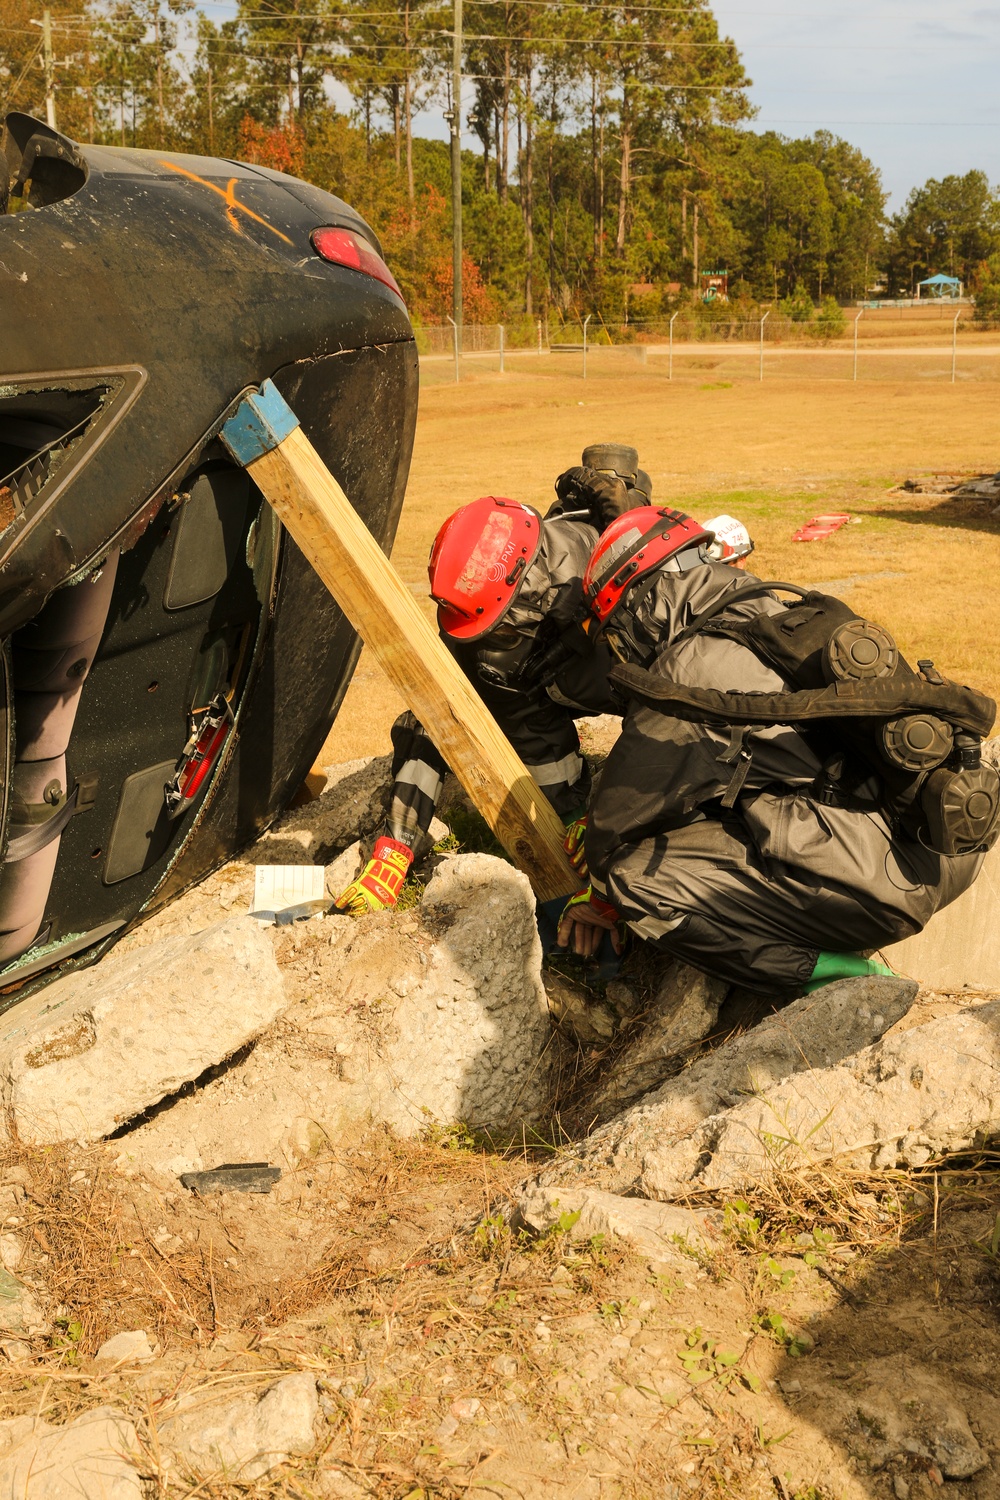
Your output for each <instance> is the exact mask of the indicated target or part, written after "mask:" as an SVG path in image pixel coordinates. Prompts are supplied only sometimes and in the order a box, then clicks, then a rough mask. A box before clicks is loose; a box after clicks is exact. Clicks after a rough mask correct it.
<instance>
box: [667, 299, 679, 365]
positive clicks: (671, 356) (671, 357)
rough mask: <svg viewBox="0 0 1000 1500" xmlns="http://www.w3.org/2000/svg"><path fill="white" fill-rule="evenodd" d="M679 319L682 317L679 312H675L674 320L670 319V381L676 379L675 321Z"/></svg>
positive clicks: (668, 361) (668, 363)
mask: <svg viewBox="0 0 1000 1500" xmlns="http://www.w3.org/2000/svg"><path fill="white" fill-rule="evenodd" d="M679 317H680V313H679V312H675V313H674V316H673V318H671V319H670V352H669V354H668V355H667V379H668V380H673V378H674V319H675V318H679Z"/></svg>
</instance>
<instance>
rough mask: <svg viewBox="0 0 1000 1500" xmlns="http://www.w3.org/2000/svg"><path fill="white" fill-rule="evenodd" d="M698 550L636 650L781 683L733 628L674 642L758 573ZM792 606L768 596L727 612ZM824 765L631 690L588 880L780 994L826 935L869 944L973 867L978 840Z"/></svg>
mask: <svg viewBox="0 0 1000 1500" xmlns="http://www.w3.org/2000/svg"><path fill="white" fill-rule="evenodd" d="M687 557H688V560H689V562H693V566H689V567H688V568H687V570H686V571H679V570H675V569H678V564H677V562H676V560H671V563H668V564H667V565H666V566H665V568H664V569H663V570H662V571H661V572H660V573H659V575H658V576H657V579H656V582H655V584H654V586H653V587H652V589H650V590H649V591H648V592H647V593H646V595H645V598H644V599H642V601H641V603H639V604H638V605H637V606H636V608H635V610H634V611H633V612H632V615H631V618H629V620H628V627H629V632H630V634H631V636H632V638H633V643H634V648H635V649H634V652H632V653H630V659H631V660H633V661H636V662H637V663H638V664H640V665H644V666H647V667H648V669H649V670H650V671H651V672H652V673H654V674H655V675H658V676H661V677H666V678H670V679H672V680H673V681H675V682H679V683H683V684H686V685H690V686H697V687H708V688H717V689H720V690H722V691H724V692H725V691H739V692H742V693H747V692H767V693H775V692H782V691H787V690H788V689H787V685H786V684H785V682H784V681H783V679H782V678H781V677H779V676H778V674H777V673H776V672H774V671H773V670H772V669H771V668H770V667H768V666H766V665H765V664H764V663H763V662H762V661H761V660H760V659H759V658H758V657H757V656H756V655H755V654H754V653H753V652H752V651H750V650H749V649H747V647H745V646H742V645H740V644H737V643H736V642H735V641H732V640H727V639H725V638H724V637H720V636H716V635H711V634H707V633H695V634H694V635H692V636H690V637H688V638H687V639H686V640H684V641H681V642H679V643H678V644H676V645H675V644H674V642H675V641H676V640H677V637H678V636H679V635H680V633H681V632H682V631H683V630H684V629H685V627H686V626H687V625H688V624H690V623H691V621H692V620H693V619H694V618H695V616H697V615H700V614H701V613H702V611H704V610H705V609H706V608H708V606H709V605H711V604H712V603H713V602H714V601H715V600H716V599H718V598H719V597H720V595H722V594H723V593H725V592H727V591H730V590H733V589H739V588H742V587H743V586H745V584H746V583H747V582H752V581H753V580H752V579H750V577H749V575H747V574H742V575H741V574H737V575H736V576H734V574H733V571H732V569H731V568H728V567H725V566H724V565H723V564H720V563H715V562H705V561H702V560H700V556H699V555H698V554H687ZM695 557H698V558H699V560H698V561H694V558H695ZM681 566H683V564H681ZM640 591H641V586H640V590H636V592H637V593H638V592H640ZM627 602H628V600H627V596H626V607H627ZM781 608H782V606H781V605H780V604H779V603H778V601H777V600H776V599H774V598H773V597H772V596H766V597H764V598H762V599H754V600H744V601H741V602H735V603H734V605H733V607H732V610H730V611H726V614H725V618H729V619H739V618H746V617H747V616H748V615H751V614H756V613H757V612H759V611H761V610H763V611H766V612H768V613H774V612H775V611H777V610H779V609H781ZM822 769H823V768H822V766H821V764H820V760H819V758H818V756H817V754H816V752H815V750H814V748H813V747H812V746H811V745H810V744H809V742H808V740H807V738H806V736H805V735H804V734H802V733H800V732H798V731H796V730H794V729H792V728H791V727H790V726H788V725H781V724H776V725H773V726H770V727H768V728H764V729H756V730H753V731H752V733H750V734H746V732H745V731H744V732H741V731H740V730H738V729H737V730H736V731H734V732H732V733H730V732H729V731H728V730H725V729H721V730H717V729H712V728H709V727H708V726H707V725H705V724H698V723H690V722H686V721H682V720H680V719H677V718H674V717H672V716H671V715H669V714H665V713H660V712H658V711H657V710H655V709H652V708H647V707H643V706H640V705H637V704H633V705H632V706H631V708H630V710H629V711H628V713H627V714H626V717H625V721H624V724H623V729H622V735H621V738H620V739H619V741H618V742H617V744H616V745H615V746H614V748H613V749H612V751H611V754H610V756H609V758H608V761H607V763H606V765H605V768H604V770H603V772H602V775H601V779H600V784H599V786H598V789H597V793H596V796H595V798H594V801H593V804H592V806H591V811H590V821H589V825H588V830H587V838H586V854H587V863H588V865H589V867H590V873H591V879H592V881H593V884H594V888H595V890H596V891H597V893H598V894H601V895H605V896H606V898H607V899H608V900H609V901H611V902H612V903H613V904H614V905H615V906H617V907H618V909H619V910H620V911H621V912H622V914H623V916H624V917H625V919H626V921H627V922H628V923H629V925H630V927H631V928H632V929H633V931H635V932H636V933H638V934H639V935H640V936H641V937H643V938H646V939H648V940H649V941H650V942H653V943H655V944H656V945H657V946H658V947H660V948H661V949H663V950H664V951H665V952H667V953H669V954H670V955H671V956H675V957H677V958H681V959H683V960H685V961H686V962H688V963H691V964H693V965H695V967H697V968H699V969H703V970H705V971H706V972H708V973H711V974H716V975H718V976H720V977H721V978H724V979H727V980H730V981H732V982H735V983H739V984H743V985H746V986H748V987H750V988H754V989H760V990H765V991H767V992H768V993H770V994H775V995H778V994H783V993H786V994H793V993H797V992H800V991H801V989H802V986H803V985H804V984H805V983H806V982H807V981H808V980H809V978H810V976H811V974H812V972H813V969H814V967H815V964H816V959H817V957H818V954H819V951H820V950H821V949H834V950H847V951H851V952H857V951H859V950H871V949H876V948H879V947H881V946H882V945H883V944H885V943H890V942H894V941H896V940H897V939H900V938H904V937H908V936H910V935H911V934H912V933H915V932H918V931H919V930H920V929H921V928H922V927H923V926H924V924H925V923H926V922H927V921H928V919H929V918H930V917H931V916H932V915H933V913H934V912H935V911H937V910H938V909H939V908H940V907H942V906H946V905H947V904H948V903H949V902H950V901H953V900H954V899H955V897H956V896H958V895H960V894H961V893H962V891H964V890H965V889H966V888H967V887H968V886H969V885H971V883H972V881H973V880H974V879H975V877H976V875H977V873H978V871H979V867H980V865H981V863H982V855H980V854H969V855H963V856H958V857H955V858H946V857H944V856H942V855H939V854H935V853H932V852H931V851H930V850H928V849H926V848H924V846H923V845H922V844H920V843H918V842H917V841H916V840H914V839H912V838H910V837H907V836H905V835H903V834H901V833H900V832H898V831H896V830H894V829H892V828H891V827H890V826H889V824H888V823H887V821H886V819H885V818H884V817H883V815H882V813H881V812H880V811H879V810H878V796H877V789H876V788H874V787H873V788H872V794H871V797H870V803H869V805H868V806H867V807H865V806H864V805H863V797H862V793H860V792H859V789H858V788H857V787H854V788H852V796H851V797H850V798H848V797H847V796H846V795H845V796H844V797H843V798H838V797H837V796H836V794H835V793H834V794H833V799H832V800H833V805H825V803H824V802H823V801H820V800H818V797H817V795H816V787H815V785H814V784H815V783H816V781H817V778H818V777H819V776H820V773H821V771H822ZM826 796H827V797H829V796H830V794H829V792H827V793H826ZM838 802H839V803H840V805H837V803H838Z"/></svg>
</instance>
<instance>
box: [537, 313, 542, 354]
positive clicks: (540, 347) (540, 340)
mask: <svg viewBox="0 0 1000 1500" xmlns="http://www.w3.org/2000/svg"><path fill="white" fill-rule="evenodd" d="M538 352H539V354H541V352H542V320H541V318H539V320H538Z"/></svg>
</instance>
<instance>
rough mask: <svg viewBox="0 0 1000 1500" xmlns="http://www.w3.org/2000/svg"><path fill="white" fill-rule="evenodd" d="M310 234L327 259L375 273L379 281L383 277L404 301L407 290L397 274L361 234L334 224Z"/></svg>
mask: <svg viewBox="0 0 1000 1500" xmlns="http://www.w3.org/2000/svg"><path fill="white" fill-rule="evenodd" d="M309 238H310V241H311V243H312V247H313V249H314V250H315V251H316V254H317V255H319V256H322V258H323V260H328V261H331V262H332V263H333V264H334V265H335V266H347V268H348V269H349V270H351V271H362V272H363V273H364V274H365V275H366V276H374V278H375V280H376V281H381V282H382V284H383V286H387V287H388V288H389V290H390V291H391V292H395V293H396V296H397V297H398V298H399V300H400V301H401V302H402V300H403V294H402V292H401V291H400V290H399V286H398V284H397V282H396V278H395V276H393V274H392V272H391V271H390V270H389V267H388V266H387V265H386V263H385V261H384V260H383V259H382V257H381V255H377V254H376V253H375V251H374V250H373V249H372V247H371V245H369V244H368V242H367V240H364V239H362V238H361V236H360V235H359V234H353V233H352V232H351V230H350V229H334V228H332V227H330V228H326V229H314V230H313V232H312V234H311V235H310V236H309Z"/></svg>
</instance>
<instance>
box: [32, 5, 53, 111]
mask: <svg viewBox="0 0 1000 1500" xmlns="http://www.w3.org/2000/svg"><path fill="white" fill-rule="evenodd" d="M35 24H36V25H37V24H38V23H37V21H36V23H35ZM42 61H43V64H44V67H45V120H46V123H47V124H48V125H49V127H50V128H51V129H52V130H55V128H56V77H55V74H56V69H55V62H54V60H53V57H52V14H51V12H50V11H47V10H43V11H42Z"/></svg>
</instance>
